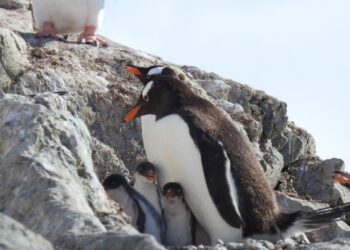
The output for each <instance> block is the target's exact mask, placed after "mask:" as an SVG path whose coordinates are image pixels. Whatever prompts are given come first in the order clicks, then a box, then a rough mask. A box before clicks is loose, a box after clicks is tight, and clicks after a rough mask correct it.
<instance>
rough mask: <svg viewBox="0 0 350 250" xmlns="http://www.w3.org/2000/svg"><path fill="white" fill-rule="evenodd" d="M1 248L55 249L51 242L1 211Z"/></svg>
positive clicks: (9, 249) (15, 249) (14, 249)
mask: <svg viewBox="0 0 350 250" xmlns="http://www.w3.org/2000/svg"><path fill="white" fill-rule="evenodd" d="M0 249H1V250H5V249H6V250H18V249H23V250H27V249H28V250H31V249H37V250H51V249H52V250H53V249H54V248H53V247H52V245H51V243H50V242H48V241H47V240H45V239H44V238H43V237H42V236H40V235H38V234H35V233H33V232H31V231H30V230H28V229H27V228H25V227H24V226H23V225H21V224H20V223H18V222H17V221H15V220H13V219H11V218H10V217H8V216H6V215H3V214H1V213H0Z"/></svg>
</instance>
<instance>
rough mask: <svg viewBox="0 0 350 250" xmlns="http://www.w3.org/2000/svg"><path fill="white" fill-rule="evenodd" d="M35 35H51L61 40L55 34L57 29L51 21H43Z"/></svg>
mask: <svg viewBox="0 0 350 250" xmlns="http://www.w3.org/2000/svg"><path fill="white" fill-rule="evenodd" d="M35 36H36V37H52V38H55V39H58V40H61V38H60V37H58V36H57V31H56V29H55V24H54V23H52V22H45V23H44V25H43V27H42V28H41V29H40V30H39V31H38V32H37V33H36V35H35Z"/></svg>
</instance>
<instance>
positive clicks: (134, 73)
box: [126, 65, 145, 77]
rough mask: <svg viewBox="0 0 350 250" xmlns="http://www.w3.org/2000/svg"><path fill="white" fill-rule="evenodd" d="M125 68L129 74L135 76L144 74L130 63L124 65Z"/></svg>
mask: <svg viewBox="0 0 350 250" xmlns="http://www.w3.org/2000/svg"><path fill="white" fill-rule="evenodd" d="M126 69H127V70H128V71H129V73H131V74H133V75H135V76H143V77H144V76H145V75H144V74H142V72H141V71H140V70H139V69H138V68H136V67H133V66H130V65H128V66H126Z"/></svg>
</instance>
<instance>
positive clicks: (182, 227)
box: [164, 205, 192, 246]
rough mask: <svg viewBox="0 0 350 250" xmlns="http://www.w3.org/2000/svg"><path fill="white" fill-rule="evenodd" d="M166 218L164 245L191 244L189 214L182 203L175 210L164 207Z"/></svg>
mask: <svg viewBox="0 0 350 250" xmlns="http://www.w3.org/2000/svg"><path fill="white" fill-rule="evenodd" d="M164 216H165V220H166V223H165V224H166V239H165V240H166V245H167V246H179V245H180V246H186V245H190V244H192V237H191V224H190V223H191V218H190V217H191V214H190V211H189V210H188V209H187V208H186V207H185V206H184V205H183V206H179V207H177V208H176V212H174V211H167V208H166V207H165V209H164Z"/></svg>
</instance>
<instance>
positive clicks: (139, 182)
mask: <svg viewBox="0 0 350 250" xmlns="http://www.w3.org/2000/svg"><path fill="white" fill-rule="evenodd" d="M156 177H157V174H156V168H155V167H154V165H153V164H152V163H151V162H148V161H144V162H141V163H139V164H138V165H137V167H136V171H135V174H134V183H133V187H134V188H135V189H136V190H137V191H138V192H139V193H141V194H142V195H143V196H144V197H146V198H147V200H148V201H149V202H150V203H152V205H153V206H154V207H155V208H156V210H157V212H158V213H159V214H162V204H161V193H160V190H159V188H158V185H157V183H156Z"/></svg>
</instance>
